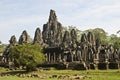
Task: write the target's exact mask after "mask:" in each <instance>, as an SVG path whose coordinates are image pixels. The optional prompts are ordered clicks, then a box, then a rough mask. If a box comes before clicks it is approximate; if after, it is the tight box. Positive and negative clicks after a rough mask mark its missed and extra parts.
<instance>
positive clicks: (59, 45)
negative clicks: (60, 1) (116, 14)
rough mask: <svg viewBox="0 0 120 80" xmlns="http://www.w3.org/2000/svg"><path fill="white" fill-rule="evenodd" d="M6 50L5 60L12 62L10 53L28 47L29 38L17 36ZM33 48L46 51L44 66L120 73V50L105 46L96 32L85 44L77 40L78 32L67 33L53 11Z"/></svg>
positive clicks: (89, 36) (82, 40) (24, 32)
mask: <svg viewBox="0 0 120 80" xmlns="http://www.w3.org/2000/svg"><path fill="white" fill-rule="evenodd" d="M9 42H10V44H9V45H8V47H6V50H5V52H4V54H3V56H4V57H3V58H4V59H3V60H4V61H5V62H6V63H7V62H9V57H8V56H7V55H8V54H9V50H10V48H11V47H12V46H16V44H23V43H28V34H27V32H26V31H23V33H22V35H21V36H20V38H19V41H18V42H17V41H16V38H15V36H12V37H11V39H10V41H9ZM31 44H40V45H42V47H43V49H44V54H45V56H46V62H45V63H44V64H43V65H44V66H51V65H57V67H60V66H61V64H62V65H64V66H65V68H67V69H119V68H120V49H114V48H113V46H108V45H103V44H101V41H100V40H99V39H96V38H95V37H94V34H93V33H92V32H88V33H87V34H85V33H83V34H82V36H81V40H80V41H78V40H77V33H76V31H75V29H72V30H71V31H64V30H63V27H62V24H61V23H60V22H58V19H57V16H56V14H55V11H54V10H50V16H49V19H48V22H47V23H46V24H44V25H43V31H41V30H40V29H39V28H37V29H36V31H35V36H34V40H33V42H32V43H31Z"/></svg>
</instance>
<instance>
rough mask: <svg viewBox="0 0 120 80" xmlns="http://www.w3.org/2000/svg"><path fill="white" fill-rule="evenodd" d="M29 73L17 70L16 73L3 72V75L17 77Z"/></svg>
mask: <svg viewBox="0 0 120 80" xmlns="http://www.w3.org/2000/svg"><path fill="white" fill-rule="evenodd" d="M27 73H29V72H27V71H25V70H16V71H12V70H10V71H7V72H2V73H1V74H4V75H17V74H27Z"/></svg>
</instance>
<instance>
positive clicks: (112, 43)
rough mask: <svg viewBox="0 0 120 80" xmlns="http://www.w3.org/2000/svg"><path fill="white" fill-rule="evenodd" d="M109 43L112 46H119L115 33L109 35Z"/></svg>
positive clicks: (119, 42) (119, 40)
mask: <svg viewBox="0 0 120 80" xmlns="http://www.w3.org/2000/svg"><path fill="white" fill-rule="evenodd" d="M109 43H110V44H111V45H113V46H114V48H120V38H119V37H117V35H115V34H112V35H110V39H109Z"/></svg>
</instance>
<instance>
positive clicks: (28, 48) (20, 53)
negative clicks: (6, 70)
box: [9, 44, 45, 71]
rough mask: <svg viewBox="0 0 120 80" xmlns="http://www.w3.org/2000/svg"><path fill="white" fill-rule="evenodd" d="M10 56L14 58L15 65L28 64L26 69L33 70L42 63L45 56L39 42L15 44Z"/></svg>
mask: <svg viewBox="0 0 120 80" xmlns="http://www.w3.org/2000/svg"><path fill="white" fill-rule="evenodd" d="M9 55H10V57H12V58H14V64H15V66H17V67H19V66H26V69H27V70H28V71H29V70H32V69H33V68H34V67H36V66H37V65H38V64H42V63H43V62H44V60H45V56H44V54H43V53H42V49H41V47H40V46H39V45H38V44H34V45H31V44H22V45H17V46H14V47H13V48H12V49H11V51H10V54H9Z"/></svg>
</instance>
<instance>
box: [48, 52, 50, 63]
mask: <svg viewBox="0 0 120 80" xmlns="http://www.w3.org/2000/svg"><path fill="white" fill-rule="evenodd" d="M48 61H49V62H50V53H48Z"/></svg>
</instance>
